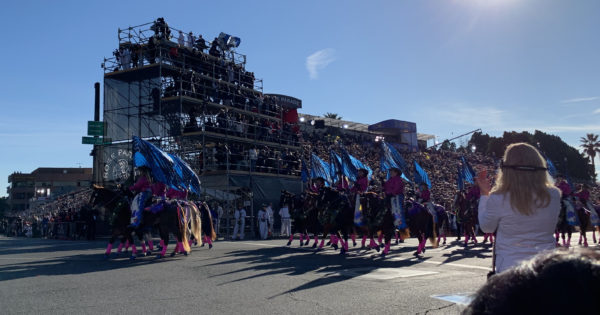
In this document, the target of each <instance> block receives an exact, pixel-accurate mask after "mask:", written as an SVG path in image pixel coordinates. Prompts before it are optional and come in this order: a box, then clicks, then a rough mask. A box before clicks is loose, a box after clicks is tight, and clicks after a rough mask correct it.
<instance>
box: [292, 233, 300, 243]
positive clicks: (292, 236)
mask: <svg viewBox="0 0 600 315" xmlns="http://www.w3.org/2000/svg"><path fill="white" fill-rule="evenodd" d="M293 240H294V234H292V235H290V242H292V241H293ZM300 242H302V234H300Z"/></svg>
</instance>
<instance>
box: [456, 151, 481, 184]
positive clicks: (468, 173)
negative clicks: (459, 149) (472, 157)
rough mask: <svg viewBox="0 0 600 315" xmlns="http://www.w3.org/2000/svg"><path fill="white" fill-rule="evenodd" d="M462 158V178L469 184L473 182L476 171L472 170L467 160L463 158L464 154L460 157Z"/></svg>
mask: <svg viewBox="0 0 600 315" xmlns="http://www.w3.org/2000/svg"><path fill="white" fill-rule="evenodd" d="M460 159H461V160H462V164H463V165H462V175H463V179H464V180H465V181H466V182H467V183H469V184H475V177H476V176H477V173H475V171H474V170H473V168H472V167H471V165H470V164H469V162H467V160H466V159H465V157H464V156H462V157H461V158H460Z"/></svg>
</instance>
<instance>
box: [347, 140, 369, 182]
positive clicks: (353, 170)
mask: <svg viewBox="0 0 600 315" xmlns="http://www.w3.org/2000/svg"><path fill="white" fill-rule="evenodd" d="M341 158H342V172H343V173H344V175H346V177H348V179H349V180H350V181H353V182H354V181H356V180H357V178H358V170H359V169H361V168H364V169H366V170H367V177H368V178H369V180H370V179H371V175H372V174H373V170H371V168H370V167H369V166H368V165H366V164H364V163H363V162H361V161H360V160H359V159H357V158H355V157H354V156H352V155H350V153H348V151H346V149H345V148H344V147H342V156H341Z"/></svg>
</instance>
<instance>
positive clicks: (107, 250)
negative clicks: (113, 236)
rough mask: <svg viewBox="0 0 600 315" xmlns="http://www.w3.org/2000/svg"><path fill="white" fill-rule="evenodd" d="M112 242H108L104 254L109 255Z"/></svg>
mask: <svg viewBox="0 0 600 315" xmlns="http://www.w3.org/2000/svg"><path fill="white" fill-rule="evenodd" d="M112 246H113V245H112V243H108V246H107V247H106V255H107V256H108V255H110V252H111V251H112Z"/></svg>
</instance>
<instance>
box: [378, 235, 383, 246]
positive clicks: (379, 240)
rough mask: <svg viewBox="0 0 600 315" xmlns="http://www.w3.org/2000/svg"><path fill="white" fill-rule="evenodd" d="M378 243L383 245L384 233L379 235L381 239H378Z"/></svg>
mask: <svg viewBox="0 0 600 315" xmlns="http://www.w3.org/2000/svg"><path fill="white" fill-rule="evenodd" d="M377 243H379V244H381V243H383V233H381V234H379V237H378V238H377Z"/></svg>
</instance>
